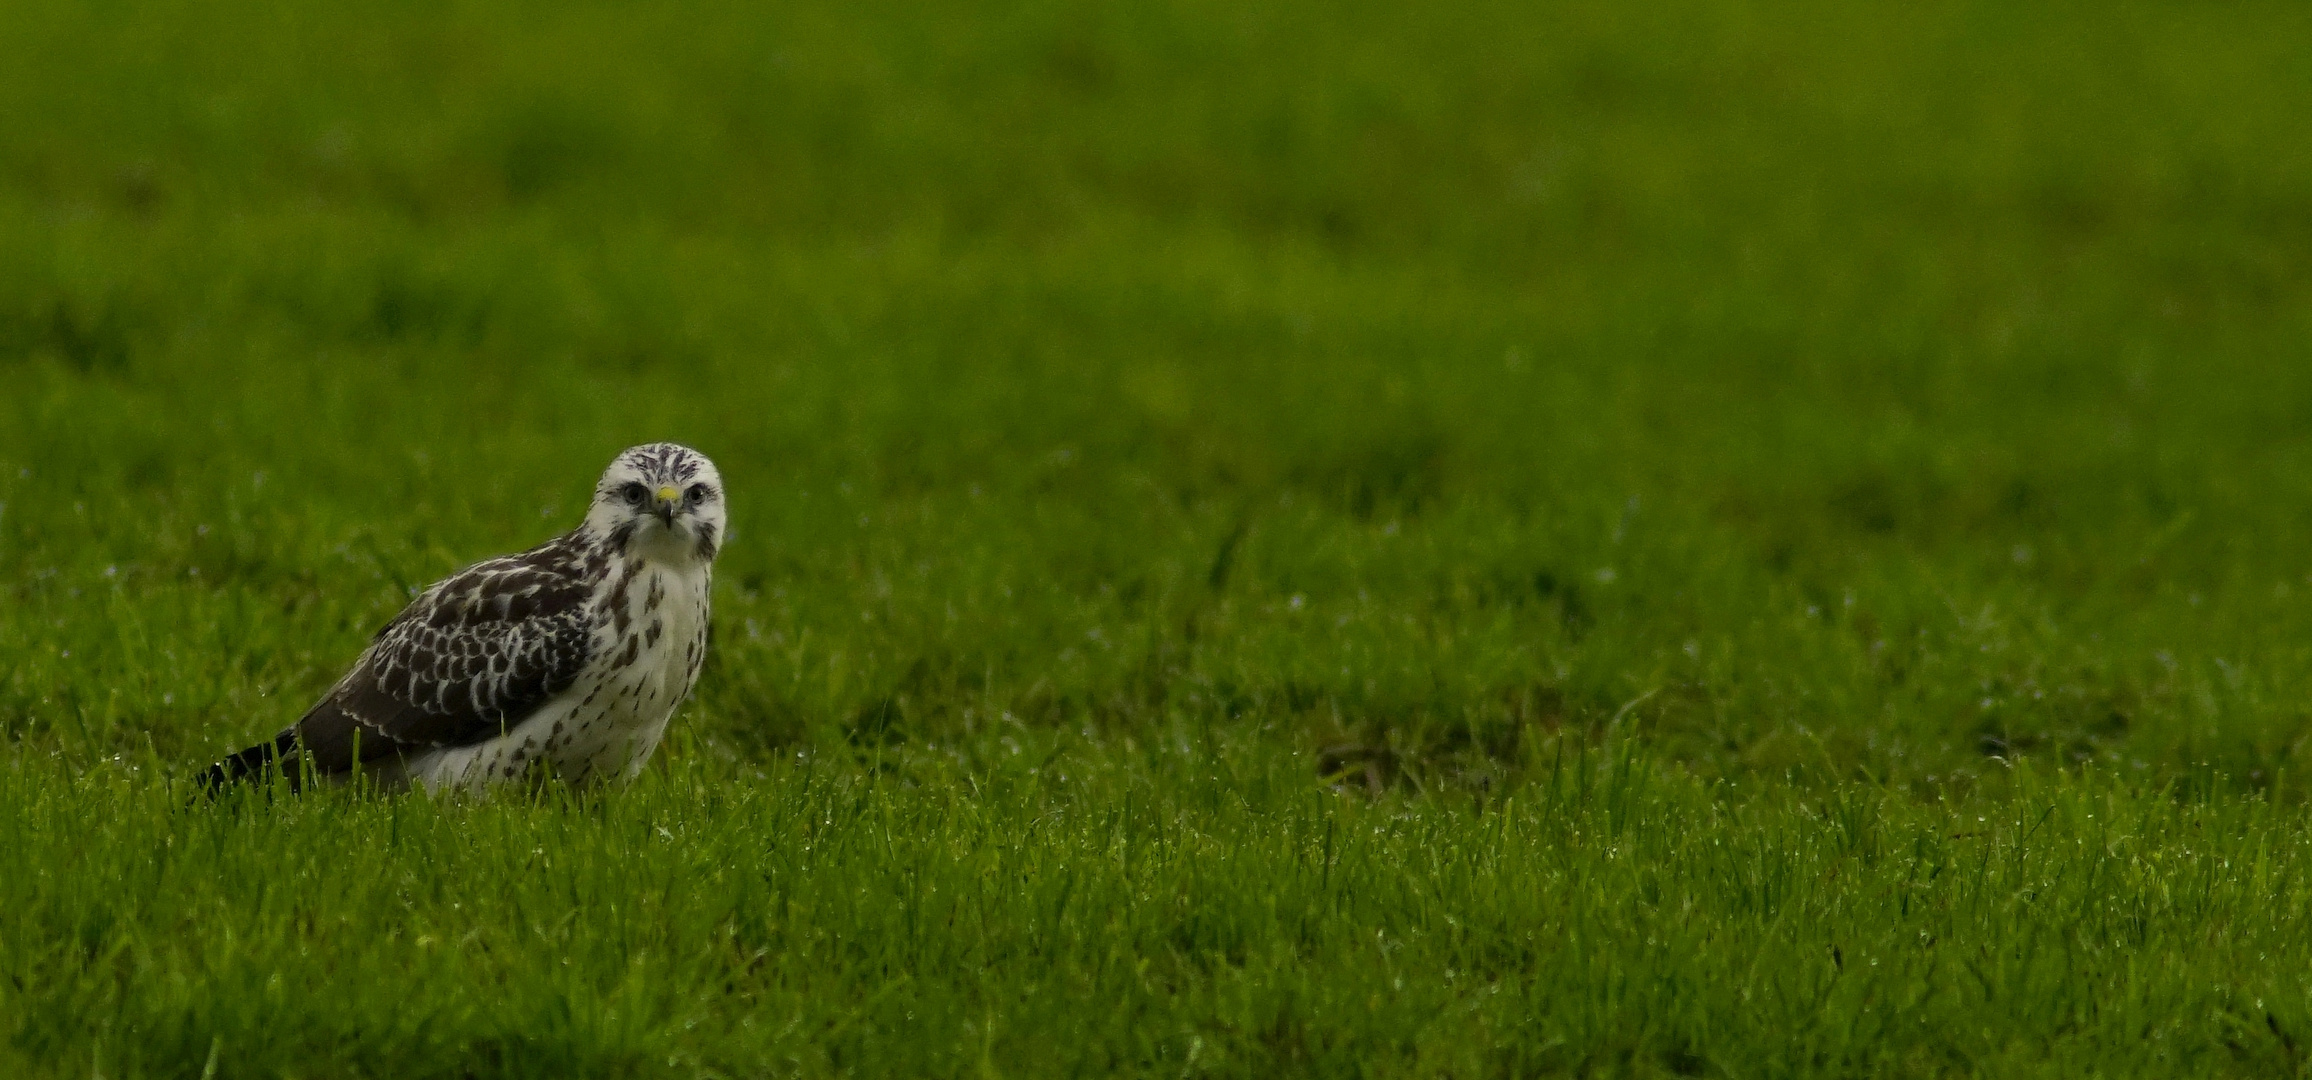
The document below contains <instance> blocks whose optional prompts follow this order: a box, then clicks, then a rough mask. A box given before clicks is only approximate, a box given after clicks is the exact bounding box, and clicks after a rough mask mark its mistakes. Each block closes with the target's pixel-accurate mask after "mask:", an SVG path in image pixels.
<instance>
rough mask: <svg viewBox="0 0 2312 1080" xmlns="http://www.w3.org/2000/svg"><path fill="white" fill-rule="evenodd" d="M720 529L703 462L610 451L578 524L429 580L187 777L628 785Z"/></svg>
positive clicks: (669, 691)
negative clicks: (295, 713)
mask: <svg viewBox="0 0 2312 1080" xmlns="http://www.w3.org/2000/svg"><path fill="white" fill-rule="evenodd" d="M728 522H729V517H728V506H727V503H726V501H725V498H724V494H723V482H722V474H721V473H720V472H719V471H718V470H717V469H716V468H715V466H714V463H713V462H712V461H709V460H707V458H706V456H705V455H703V454H701V453H699V452H698V451H696V450H693V449H691V448H689V447H687V446H682V445H679V444H676V443H669V442H660V443H650V444H647V445H643V446H635V447H630V448H628V449H626V450H624V451H621V452H620V453H619V454H618V456H617V457H616V458H615V459H613V460H612V461H611V463H610V467H609V468H607V469H605V470H604V471H603V473H602V479H601V480H600V481H599V482H598V483H596V484H595V485H594V495H593V499H592V502H591V503H590V504H589V505H588V507H587V510H586V518H585V520H584V521H583V522H581V523H580V524H579V525H578V527H577V528H575V529H572V530H570V531H569V532H566V533H563V534H562V535H560V536H557V537H555V538H554V539H552V540H548V541H547V542H545V543H544V544H541V545H539V546H537V547H534V548H531V549H530V550H528V551H525V552H522V553H520V554H516V555H507V556H503V557H501V558H495V559H488V560H485V561H482V562H478V563H475V564H474V565H472V566H469V567H466V568H465V569H463V570H460V571H458V572H457V573H455V574H452V575H450V576H449V577H447V578H444V579H442V580H441V581H438V582H435V583H434V584H433V585H431V586H428V587H427V588H426V589H425V590H424V591H422V592H420V593H419V594H418V595H417V597H416V599H414V600H412V601H411V602H410V604H409V606H408V607H406V608H404V609H403V610H402V612H401V614H399V615H396V616H394V618H393V620H392V621H390V622H388V623H386V624H385V626H384V628H383V629H381V630H379V631H378V632H377V636H376V637H375V638H374V639H373V640H371V641H370V643H369V646H368V647H367V648H366V649H363V650H362V652H361V655H360V657H359V658H358V659H356V660H355V661H354V662H353V666H352V668H351V669H350V670H348V671H347V672H346V673H345V675H344V677H343V678H340V679H338V680H337V682H336V684H335V685H333V686H331V687H330V688H329V690H328V692H327V693H325V694H323V695H322V696H321V700H320V701H318V702H316V703H315V704H314V705H313V707H312V708H311V709H308V710H306V712H305V714H304V715H303V716H302V717H300V718H299V719H298V720H297V722H296V723H294V724H291V725H289V726H288V727H287V728H285V729H283V730H282V732H281V733H280V734H279V735H276V736H274V737H273V738H272V739H270V740H268V741H266V742H262V743H258V744H257V745H255V746H252V747H249V748H248V749H245V750H242V751H240V752H238V753H235V754H232V755H230V756H228V757H226V758H225V759H224V760H222V761H219V762H217V763H216V764H214V765H212V766H210V767H209V768H208V769H207V770H205V771H204V772H202V773H201V774H200V775H199V776H198V777H197V780H196V782H197V784H198V786H199V787H200V788H201V789H202V790H203V791H205V792H207V793H208V794H210V795H212V796H214V795H217V794H220V793H222V792H224V791H225V790H227V789H228V788H231V787H233V786H235V785H237V784H240V783H244V782H251V781H257V782H270V780H272V779H278V780H279V781H280V782H282V783H285V784H286V785H288V786H289V788H290V789H291V790H292V791H295V790H301V789H302V787H303V786H304V785H305V784H306V783H308V782H310V781H313V780H320V781H325V782H343V781H345V780H347V779H349V778H352V777H355V776H359V777H361V778H363V779H364V780H365V781H368V782H372V783H374V784H376V785H377V786H378V787H379V788H381V789H384V790H389V791H391V790H403V789H407V788H409V787H411V786H412V785H416V786H420V787H423V788H425V789H427V790H429V791H435V792H442V791H458V792H471V793H480V792H483V791H486V790H488V789H489V788H491V787H494V786H498V785H502V784H505V783H508V782H511V781H514V780H515V779H516V778H518V777H523V776H525V775H528V774H530V773H531V772H532V771H533V770H536V771H539V772H543V773H546V774H549V775H551V776H554V777H556V778H559V779H560V780H562V781H564V782H566V783H568V784H570V785H571V786H574V787H594V786H600V785H603V784H606V783H609V782H612V781H622V780H631V779H632V778H634V777H635V776H636V775H638V774H640V773H641V771H642V767H643V765H644V764H645V763H646V762H648V761H649V760H650V755H651V753H652V751H654V750H656V749H657V747H658V743H659V740H660V738H661V737H662V736H664V735H665V733H666V725H667V721H668V720H670V719H671V718H672V717H673V715H674V712H675V709H676V707H677V706H678V705H680V704H681V703H682V700H683V699H684V698H685V697H686V696H688V695H689V693H690V691H691V688H692V686H693V685H695V684H696V682H697V680H698V673H699V666H700V665H701V664H702V663H703V662H704V661H705V659H706V649H707V615H708V603H709V599H710V597H709V594H710V593H711V591H712V586H713V583H714V560H715V555H716V553H717V551H718V550H719V549H720V547H721V545H722V543H723V540H724V538H725V536H726V535H727V529H728Z"/></svg>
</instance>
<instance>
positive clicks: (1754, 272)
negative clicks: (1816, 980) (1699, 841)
mask: <svg viewBox="0 0 2312 1080" xmlns="http://www.w3.org/2000/svg"><path fill="white" fill-rule="evenodd" d="M0 26H4V27H6V28H7V29H6V30H5V31H4V32H0V252H4V253H5V256H4V257H0V376H4V378H5V386H6V392H5V394H0V465H4V466H5V467H4V468H0V588H5V589H6V590H7V593H8V600H7V601H6V604H5V608H4V609H0V651H4V653H5V655H7V656H8V657H9V658H10V662H9V663H8V664H7V665H5V671H0V729H4V730H5V731H6V733H7V735H8V737H9V738H10V739H11V740H13V741H15V742H17V743H18V744H19V745H20V746H25V747H30V748H37V749H41V750H46V751H53V752H56V753H60V754H63V755H66V756H67V757H70V758H72V759H75V760H83V761H86V760H93V759H96V758H100V757H105V756H110V755H126V756H127V757H128V758H129V759H131V760H133V761H136V762H140V763H152V764H155V765H157V766H160V767H162V768H164V769H166V770H171V771H180V772H181V771H183V770H184V769H186V768H187V767H189V766H192V765H193V764H195V763H196V762H198V761H201V760H205V759H206V757H208V756H210V755H213V754H214V753H215V752H217V751H219V750H222V749H224V748H226V747H228V746H231V745H239V744H240V743H242V742H245V741H247V740H248V739H250V738H252V737H254V736H257V735H259V734H262V733H266V732H270V731H272V730H274V729H276V728H278V727H279V726H280V725H281V724H283V723H285V722H287V721H288V720H289V719H291V718H292V717H293V716H294V715H295V713H296V712H297V710H298V709H299V708H301V707H302V705H303V704H304V703H305V702H306V701H308V700H309V699H310V698H311V697H312V696H313V695H314V694H316V693H317V692H318V691H319V690H320V689H321V688H322V687H324V686H326V685H327V684H328V682H330V681H331V680H332V679H333V678H334V677H335V675H336V674H337V673H338V671H340V670H341V668H342V665H343V664H344V663H345V662H346V660H347V659H348V658H349V657H351V656H352V655H353V654H354V653H355V652H356V651H357V650H358V649H359V647H360V645H361V643H362V642H363V641H364V640H365V638H366V636H367V635H368V633H370V632H371V631H372V630H373V629H374V628H375V626H376V625H378V624H379V623H380V622H382V621H383V619H385V618H386V617H388V616H389V615H390V614H391V612H392V611H393V610H394V609H395V608H396V607H397V606H398V604H399V603H401V602H402V601H403V599H404V598H405V597H406V595H407V590H408V589H409V588H410V587H412V586H416V585H421V584H423V583H424V582H426V581H429V580H432V579H433V578H436V577H438V576H440V575H442V574H444V573H446V572H448V571H450V570H452V569H454V568H455V567H457V566H459V565H462V564H463V563H464V562H467V561H470V560H472V559H475V558H478V557H481V556H484V555H487V554H492V553H496V552H500V551H504V550H510V549H513V548H517V547H521V546H526V545H529V544H531V543H535V542H537V541H539V540H541V539H543V538H544V537H546V536H547V535H550V534H551V533H553V532H556V531H559V530H561V529H563V528H566V527H568V525H569V524H571V523H572V522H573V521H574V520H575V519H576V516H577V513H578V507H579V506H580V505H581V500H582V499H583V498H584V495H585V492H586V490H587V485H588V483H589V482H590V481H591V479H592V477H593V475H594V473H595V472H596V470H598V469H599V468H600V467H601V465H602V463H603V462H605V461H606V460H607V459H608V457H609V456H610V455H611V454H612V453H613V452H614V451H615V450H616V449H617V448H619V447H620V446H622V445H625V444H628V443H632V442H637V441H643V440H648V439H658V438H675V439H681V440H684V441H687V442H690V443H692V444H694V445H696V446H698V447H699V448H701V449H702V450H705V451H706V452H707V453H709V454H710V455H712V456H714V457H715V458H716V459H717V460H718V461H719V462H720V463H721V465H722V467H723V469H724V472H725V473H726V475H727V476H728V477H729V479H730V484H731V488H732V491H733V496H734V499H733V507H734V520H735V523H736V524H735V529H734V535H733V543H732V544H731V545H730V547H729V548H728V549H727V553H726V555H725V556H724V561H723V564H722V575H721V584H720V586H719V592H718V596H717V604H718V607H717V619H716V626H715V632H716V641H717V650H716V652H715V654H714V660H713V662H712V667H711V670H710V672H709V673H708V675H707V676H706V678H705V679H704V680H703V682H702V685H701V688H700V692H699V696H698V698H697V704H696V705H695V706H694V707H693V709H692V710H691V711H690V714H689V715H688V716H687V718H686V719H685V721H684V722H683V725H682V727H683V729H684V732H685V735H684V738H685V740H686V741H684V742H682V743H679V744H678V745H677V746H676V750H675V752H677V753H708V752H723V753H729V754H732V755H735V756H737V757H739V758H741V759H748V758H753V759H762V758H766V757H768V756H770V755H785V754H791V753H794V752H797V751H803V752H822V753H825V752H849V751H850V750H853V749H856V750H858V751H859V752H862V753H873V752H875V750H876V749H877V748H879V747H885V746H889V745H893V744H906V745H909V746H914V747H919V748H934V749H946V750H952V751H953V752H955V753H956V754H959V755H961V756H962V757H963V758H964V759H965V760H966V761H971V760H981V759H984V758H986V757H988V756H991V755H993V756H1000V755H1005V754H1009V753H1014V752H1017V750H1018V747H1019V746H1020V745H1021V741H1020V740H1019V739H1018V738H1016V737H1015V736H1020V735H1023V734H1027V733H1034V734H1036V735H1037V736H1038V738H1037V739H1030V740H1028V741H1029V742H1038V741H1040V740H1041V739H1043V738H1046V737H1049V736H1051V735H1053V734H1055V733H1083V734H1086V735H1089V736H1091V737H1094V738H1097V739H1111V738H1113V739H1122V740H1127V741H1129V740H1141V739H1158V738H1170V737H1176V736H1177V737H1182V738H1187V737H1193V736H1194V735H1196V733H1198V732H1205V733H1209V732H1211V731H1213V730H1215V729H1227V730H1229V731H1232V732H1245V733H1251V734H1253V735H1255V736H1256V737H1258V738H1260V739H1263V740H1266V741H1268V742H1269V743H1272V744H1273V745H1274V746H1276V747H1278V748H1280V749H1288V750H1290V751H1292V752H1296V753H1300V754H1304V755H1306V756H1308V757H1309V759H1310V760H1311V761H1312V762H1313V763H1314V767H1315V768H1317V769H1319V770H1321V771H1324V772H1327V773H1331V774H1337V775H1340V776H1342V777H1344V778H1346V779H1348V780H1350V781H1352V782H1355V783H1360V784H1367V785H1373V786H1388V785H1393V784H1398V783H1408V784H1412V785H1415V786H1421V787H1432V786H1439V785H1443V786H1450V787H1465V786H1467V787H1477V788H1488V787H1491V786H1493V785H1495V784H1497V783H1500V782H1502V781H1504V780H1509V781H1514V780H1516V779H1517V778H1518V777H1520V776H1522V775H1524V774H1525V773H1526V771H1527V770H1529V769H1530V768H1531V766H1532V764H1533V763H1534V762H1536V761H1539V760H1541V759H1542V758H1543V757H1544V756H1546V755H1548V754H1551V753H1554V752H1555V749H1556V748H1557V747H1558V745H1559V742H1560V740H1563V739H1566V738H1568V737H1571V738H1574V739H1579V740H1585V741H1586V740H1590V739H1594V738H1597V737H1600V736H1603V735H1605V734H1607V733H1608V732H1609V731H1611V732H1615V733H1625V734H1634V735H1636V736H1638V737H1639V738H1640V739H1641V740H1642V743H1643V745H1644V746H1645V747H1647V749H1648V752H1649V753H1655V754H1658V755H1660V756H1662V757H1663V758H1665V759H1668V760H1672V761H1675V762H1679V763H1683V765H1684V766H1685V767H1688V768H1691V769H1694V770H1696V771H1698V772H1700V773H1702V774H1704V775H1727V776H1732V775H1741V774H1747V773H1757V772H1763V773H1768V774H1773V775H1800V776H1815V777H1825V778H1846V777H1867V778H1874V779H1881V780H1887V781H1890V782H1894V783H1897V784H1907V785H1913V786H1917V787H1920V788H1922V789H1928V790H1934V789H1939V788H1941V787H1942V786H1944V785H1948V784H1952V783H1959V784H1965V783H1967V782H1969V780H1970V778H1973V777H1976V776H1978V775H1981V774H1983V773H1984V771H1985V769H1986V768H1987V764H1986V763H1987V762H1990V761H1993V760H2001V759H2006V758H2011V757H2013V756H2014V755H2017V754H2029V755H2038V756H2042V757H2045V758H2048V759H2049V760H2051V761H2054V762H2059V763H2063V764H2065V765H2075V764H2078V763H2081V762H2087V761H2102V762H2105V763H2107V764H2108V765H2110V766H2112V767H2114V768H2119V769H2126V770H2137V771H2148V772H2149V773H2150V774H2151V775H2153V776H2171V777H2188V776H2189V775H2193V773H2192V772H2191V770H2195V769H2196V770H2202V771H2204V770H2207V769H2215V770H2219V771H2221V772H2223V773H2225V774H2227V775H2230V776H2234V777H2237V778H2240V779H2242V780H2244V781H2245V782H2248V783H2251V784H2256V785H2270V784H2272V783H2274V782H2276V780H2277V778H2279V777H2281V776H2282V775H2283V774H2284V773H2285V772H2286V771H2287V770H2288V769H2290V768H2292V767H2293V763H2294V762H2295V760H2296V756H2297V754H2298V753H2299V750H2300V745H2301V743H2302V741H2303V739H2304V737H2305V735H2306V734H2307V733H2312V726H2307V720H2308V715H2312V714H2308V713H2307V709H2306V706H2305V704H2304V703H2305V702H2306V701H2307V700H2312V694H2308V693H2307V691H2308V690H2312V681H2308V679H2307V674H2306V673H2307V671H2308V669H2312V664H2308V663H2307V661H2308V660H2312V648H2308V646H2312V619H2308V618H2307V617H2306V616H2305V614H2304V613H2303V611H2304V605H2303V603H2302V594H2303V593H2304V592H2306V591H2307V590H2312V565H2307V564H2306V560H2305V559H2304V558H2303V556H2302V544H2301V542H2300V538H2301V536H2302V535H2303V533H2304V530H2305V527H2306V525H2307V524H2308V523H2312V368H2308V366H2307V364H2306V363H2305V361H2306V360H2307V358H2308V357H2307V342H2308V341H2312V170H2308V166H2312V65H2308V64H2306V63H2305V62H2304V59H2303V49H2302V43H2303V42H2304V41H2306V40H2312V9H2306V8H2304V7H2303V6H2302V5H2293V4H2275V3H2225V4H2180V3H2179V4H2165V3H2120V4H2108V3H2106V4H2084V3H2080V4H2069V3H2057V4H2045V5H2030V6H2027V7H2017V6H2014V5H2001V4H1990V3H1925V4H1905V5H1892V4H1866V5H1853V4H1831V3H1815V2H1799V3H1789V4H1771V5H1770V4H1759V3H1746V2H1736V0H1714V2H1698V3H1688V4H1678V5H1671V6H1667V7H1654V8H1643V7H1642V6H1638V5H1627V4H1609V3H1566V4H1550V5H1528V4H1496V3H1485V2H1470V3H1456V4H1452V5H1447V6H1444V7H1418V8H1416V7H1407V6H1404V5H1387V4H1367V3H1344V4H1336V5H1324V6H1301V5H1293V4H1281V3H1280V4H1265V5H1244V4H1217V3H1203V2H1197V0H1181V2H1172V3H1160V4H1144V5H1104V6H1103V5H1091V6H1086V5H1060V4H1039V3H1010V4H998V3H990V4H980V5H963V4H952V5H951V4H940V3H916V4H905V5H889V6H863V5H849V4H813V3H786V4H774V5H765V6H748V5H736V4H722V3H712V2H703V0H702V2H692V3H670V4H661V5H652V6H647V7H642V6H629V5H593V4H553V5H546V4H507V3H491V4H483V3H471V2H457V0H449V2H434V3H422V4H381V3H363V2H353V3H334V4H327V5H321V4H301V3H293V4H287V5H273V6H261V5H199V4H189V3H183V4H179V3H162V2H154V3H116V4H93V3H89V4H31V3H24V2H21V0H0Z"/></svg>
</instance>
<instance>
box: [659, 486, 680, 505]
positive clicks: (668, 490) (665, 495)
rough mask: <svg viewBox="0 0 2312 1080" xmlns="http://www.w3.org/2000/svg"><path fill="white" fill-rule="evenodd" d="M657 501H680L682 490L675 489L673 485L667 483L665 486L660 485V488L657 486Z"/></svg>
mask: <svg viewBox="0 0 2312 1080" xmlns="http://www.w3.org/2000/svg"><path fill="white" fill-rule="evenodd" d="M658 501H660V502H681V501H682V492H679V491H676V490H675V489H674V486H673V485H672V484H669V485H667V486H665V487H662V488H659V489H658Z"/></svg>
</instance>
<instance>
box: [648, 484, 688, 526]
mask: <svg viewBox="0 0 2312 1080" xmlns="http://www.w3.org/2000/svg"><path fill="white" fill-rule="evenodd" d="M652 509H653V510H654V511H655V512H656V513H657V514H658V520H659V521H660V522H662V523H664V524H667V525H673V524H674V512H675V511H677V510H680V509H682V492H680V491H676V490H675V489H674V487H673V485H668V486H666V487H662V488H659V489H658V505H656V506H654V507H652Z"/></svg>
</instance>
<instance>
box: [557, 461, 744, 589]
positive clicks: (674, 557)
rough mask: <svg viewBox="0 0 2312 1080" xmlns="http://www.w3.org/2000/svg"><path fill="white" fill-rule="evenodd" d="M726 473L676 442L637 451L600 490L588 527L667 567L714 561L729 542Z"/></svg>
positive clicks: (615, 465) (607, 474)
mask: <svg viewBox="0 0 2312 1080" xmlns="http://www.w3.org/2000/svg"><path fill="white" fill-rule="evenodd" d="M725 512H726V507H725V504H724V502H723V485H722V474H721V473H720V472H717V471H715V467H714V462H711V461H708V460H707V459H706V455H704V454H701V453H699V452H698V451H696V450H693V449H691V448H690V447H687V446H680V445H677V444H675V443H650V444H648V445H646V446H636V447H631V448H629V449H627V450H625V451H624V452H622V453H620V454H619V455H618V458H617V460H614V461H612V462H611V463H610V467H609V468H608V469H605V470H603V472H602V481H601V482H600V483H598V484H595V485H594V505H593V506H592V507H591V508H590V509H588V510H587V512H586V528H587V529H588V530H589V531H591V532H593V533H594V534H595V535H597V536H601V537H605V538H607V539H609V540H610V541H611V542H612V543H615V544H618V545H619V546H621V547H622V548H624V549H625V550H626V551H628V552H629V553H633V554H640V555H644V556H646V557H650V558H654V559H659V560H663V561H666V562H676V563H679V562H684V561H691V560H695V561H698V562H709V561H712V560H713V559H714V555H715V550H716V548H718V547H720V546H721V544H722V540H723V532H724V527H725V525H726V524H727V518H726V517H725Z"/></svg>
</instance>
